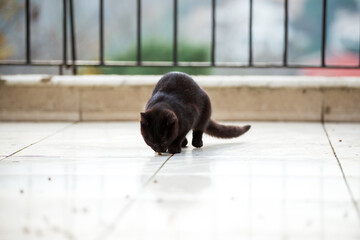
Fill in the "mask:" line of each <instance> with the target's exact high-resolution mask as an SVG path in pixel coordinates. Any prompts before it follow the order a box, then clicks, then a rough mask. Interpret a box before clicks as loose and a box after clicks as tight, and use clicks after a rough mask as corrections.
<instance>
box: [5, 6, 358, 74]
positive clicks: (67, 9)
mask: <svg viewBox="0 0 360 240" xmlns="http://www.w3.org/2000/svg"><path fill="white" fill-rule="evenodd" d="M68 5H69V6H68ZM73 6H74V1H73V0H63V16H62V17H63V23H62V35H63V40H62V50H63V59H62V60H33V59H32V58H31V51H30V50H31V44H30V39H31V33H30V31H31V21H30V8H31V1H30V0H25V16H26V19H25V21H26V29H25V35H26V37H25V51H26V52H25V60H22V61H21V60H1V61H0V65H17V66H24V65H25V66H58V67H59V73H60V74H63V69H64V68H65V69H67V68H72V73H73V74H77V67H86V66H91V67H219V68H341V69H359V68H360V47H359V64H358V65H357V66H340V65H328V64H326V32H327V27H326V22H327V15H326V12H327V0H322V13H321V14H322V24H321V63H320V65H299V64H289V62H288V34H289V32H288V29H289V24H288V23H289V8H288V0H284V36H283V37H284V46H283V57H282V63H281V64H254V61H253V0H249V42H248V51H249V53H248V55H249V57H248V62H247V64H237V63H219V62H216V56H215V50H216V41H215V39H216V0H211V49H210V61H209V62H181V61H178V0H173V43H172V48H173V57H172V61H143V60H142V53H141V17H142V13H141V11H142V2H141V0H137V2H136V8H137V11H136V21H137V24H136V28H137V29H136V35H137V37H136V39H137V40H136V41H137V43H136V61H106V60H105V59H104V0H99V45H100V46H99V51H100V52H99V56H100V59H99V61H87V60H78V59H77V55H76V36H75V23H74V7H73ZM68 17H69V20H70V23H69V25H70V42H71V58H70V59H69V57H68V56H67V52H68V49H67V48H68V45H67V39H68V36H67V19H68Z"/></svg>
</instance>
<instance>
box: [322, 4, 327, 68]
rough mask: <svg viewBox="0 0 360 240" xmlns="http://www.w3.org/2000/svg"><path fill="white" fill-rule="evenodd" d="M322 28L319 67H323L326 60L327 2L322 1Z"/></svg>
mask: <svg viewBox="0 0 360 240" xmlns="http://www.w3.org/2000/svg"><path fill="white" fill-rule="evenodd" d="M322 7H323V9H322V27H321V66H323V67H325V65H326V64H325V58H326V11H327V0H323V4H322Z"/></svg>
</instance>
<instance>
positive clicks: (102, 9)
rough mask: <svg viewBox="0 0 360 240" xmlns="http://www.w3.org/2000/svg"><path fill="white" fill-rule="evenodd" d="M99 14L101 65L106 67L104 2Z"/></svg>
mask: <svg viewBox="0 0 360 240" xmlns="http://www.w3.org/2000/svg"><path fill="white" fill-rule="evenodd" d="M99 10H100V12H99V17H100V19H99V35H100V39H99V44H100V48H99V50H100V53H99V54H100V65H104V0H100V9H99Z"/></svg>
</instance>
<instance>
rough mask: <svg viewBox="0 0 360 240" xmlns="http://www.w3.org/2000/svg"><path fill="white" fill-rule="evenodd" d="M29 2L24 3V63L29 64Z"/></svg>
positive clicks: (28, 0)
mask: <svg viewBox="0 0 360 240" xmlns="http://www.w3.org/2000/svg"><path fill="white" fill-rule="evenodd" d="M30 4H31V3H30V0H26V1H25V22H26V32H25V34H26V37H25V51H26V63H27V64H30V63H31V49H30V47H31V26H30V21H31V9H30V8H31V6H30Z"/></svg>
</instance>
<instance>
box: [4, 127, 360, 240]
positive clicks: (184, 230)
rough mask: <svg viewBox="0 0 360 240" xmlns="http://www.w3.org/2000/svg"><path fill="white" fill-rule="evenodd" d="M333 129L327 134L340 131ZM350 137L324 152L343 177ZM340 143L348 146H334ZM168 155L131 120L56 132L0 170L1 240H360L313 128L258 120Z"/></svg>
mask: <svg viewBox="0 0 360 240" xmlns="http://www.w3.org/2000/svg"><path fill="white" fill-rule="evenodd" d="M2 124H3V123H0V129H1V128H3V129H4V128H6V126H2ZM237 124H242V123H237ZM45 125H46V124H45ZM345 125H346V124H345ZM345 125H344V126H345ZM14 126H16V123H14ZM14 126H13V127H14ZM19 126H21V124H20V125H19ZM48 126H50V125H48ZM329 126H330V125H329ZM335 126H336V128H335V129H337V130H336V131H334V132H333V133H334V134H335V133H337V131H339V132H338V133H339V134H343V132H344V131H345V130H346V129H347V125H346V126H345V127H344V128H345V130H342V128H341V127H342V126H343V124H339V125H335ZM356 126H357V125H356ZM59 127H60V126H59ZM327 127H328V125H327ZM39 128H41V125H39V124H33V125H32V124H31V123H28V126H27V128H26V129H28V130H24V131H21V130H19V131H18V132H17V134H14V135H13V137H12V138H11V139H7V138H6V137H5V135H3V134H0V142H6V144H7V145H4V147H2V148H1V149H5V151H4V152H12V151H17V150H19V149H21V148H22V146H23V145H24V143H23V142H24V141H23V140H22V139H25V138H26V139H31V140H30V141H28V140H27V142H30V144H31V143H32V142H33V141H34V140H35V139H39V135H38V133H37V129H39ZM14 129H16V127H14ZM19 129H20V127H19ZM57 129H58V128H56V129H54V130H55V131H56V130H57ZM60 129H61V128H60ZM43 130H44V129H43ZM340 130H341V131H340ZM352 131H354V130H351V131H349V133H348V134H349V137H348V138H345V137H344V138H343V141H342V142H338V143H337V144H334V147H335V149H336V151H337V150H338V149H339V152H338V156H339V158H340V159H341V161H342V156H344V171H345V173H346V171H347V168H348V167H350V166H351V167H352V168H351V169H349V170H348V171H349V173H350V175H349V178H350V179H352V180H353V179H357V177H358V176H359V172H360V170H359V169H357V170H356V169H354V168H353V166H357V165H356V157H357V156H356V154H357V153H358V152H359V149H360V146H358V144H357V140H358V139H357V138H356V137H354V136H351V135H352V134H351V132H352ZM45 135H46V134H45ZM359 135H360V134H359ZM25 136H26V137H25ZM40 137H41V136H40ZM330 137H331V138H338V136H333V135H331V134H330ZM350 138H351V140H350ZM40 139H41V138H40ZM188 140H189V142H190V143H191V136H189V137H188ZM345 141H346V143H347V142H348V141H349V144H350V145H351V146H352V147H351V148H350V147H348V146H346V145H345V144H344V145H340V146H338V144H341V143H345ZM27 142H26V144H28V143H27ZM332 142H334V140H333V139H332ZM350 142H351V143H350ZM11 146H13V148H12V149H11ZM348 149H350V150H348ZM349 151H350V152H349ZM5 155H6V154H5ZM169 157H170V155H163V156H157V155H156V154H155V153H154V152H153V151H152V150H151V149H150V148H149V147H148V146H146V144H145V143H144V142H143V140H142V137H141V135H140V132H139V124H138V123H128V122H120V123H112V122H107V123H77V124H74V125H72V126H70V127H68V128H66V129H63V130H62V131H60V132H58V133H56V134H55V135H53V136H51V137H49V138H46V139H45V140H43V141H41V142H38V143H36V144H34V145H32V146H30V147H28V148H26V149H24V150H22V151H20V152H18V153H16V154H15V155H13V156H11V157H8V158H5V159H3V160H2V161H0V212H1V214H0V239H41V238H44V239H182V240H183V239H319V240H320V239H345V240H350V239H359V238H360V227H359V226H360V223H359V216H358V215H357V212H356V211H355V208H354V206H353V204H352V201H351V198H350V195H349V192H348V189H347V187H346V184H345V181H344V179H343V175H342V173H341V170H340V168H339V166H338V163H337V161H336V159H335V157H334V155H333V152H332V150H331V147H330V145H329V143H328V140H327V137H326V135H325V133H324V131H323V129H322V126H321V124H320V123H261V122H256V123H253V126H252V128H251V130H250V131H249V132H248V133H246V134H245V135H244V136H241V137H240V138H237V139H230V140H223V139H215V138H210V137H208V136H205V138H204V147H203V148H201V149H195V148H193V147H192V146H191V144H189V146H188V147H187V148H185V149H184V151H183V153H181V154H176V155H174V156H173V157H170V159H169ZM347 163H351V164H352V165H347ZM160 168H161V169H160ZM159 169H160V171H159ZM354 183H355V182H354V181H351V187H352V188H354V187H356V185H354ZM354 192H356V191H355V190H354Z"/></svg>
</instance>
